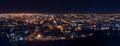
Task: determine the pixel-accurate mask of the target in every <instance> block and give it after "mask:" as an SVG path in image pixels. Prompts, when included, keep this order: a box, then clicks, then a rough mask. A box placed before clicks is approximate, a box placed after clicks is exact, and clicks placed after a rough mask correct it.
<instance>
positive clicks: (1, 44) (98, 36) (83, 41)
mask: <svg viewBox="0 0 120 46" xmlns="http://www.w3.org/2000/svg"><path fill="white" fill-rule="evenodd" d="M13 44H14V43H10V42H9V39H8V38H6V37H5V36H4V35H0V46H120V31H100V32H97V33H96V32H95V33H94V35H93V37H87V38H78V39H72V40H57V41H34V42H29V41H27V42H21V43H19V44H16V45H13Z"/></svg>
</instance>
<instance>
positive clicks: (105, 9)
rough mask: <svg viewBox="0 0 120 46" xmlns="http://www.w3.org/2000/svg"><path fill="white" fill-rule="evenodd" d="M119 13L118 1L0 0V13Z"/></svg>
mask: <svg viewBox="0 0 120 46" xmlns="http://www.w3.org/2000/svg"><path fill="white" fill-rule="evenodd" d="M8 12H27V13H28V12H33V13H36V12H37V13H120V1H119V0H0V13H8Z"/></svg>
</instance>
